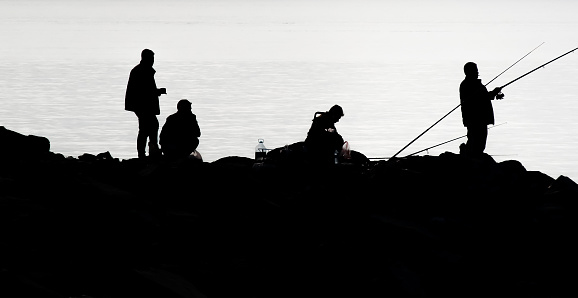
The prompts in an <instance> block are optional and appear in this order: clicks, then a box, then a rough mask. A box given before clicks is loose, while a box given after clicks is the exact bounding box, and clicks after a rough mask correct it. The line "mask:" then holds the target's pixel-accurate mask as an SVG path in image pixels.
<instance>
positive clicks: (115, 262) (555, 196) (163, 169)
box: [0, 130, 578, 297]
mask: <svg viewBox="0 0 578 298" xmlns="http://www.w3.org/2000/svg"><path fill="white" fill-rule="evenodd" d="M8 132H9V131H7V130H4V131H0V137H1V138H2V140H3V141H2V144H3V147H4V149H2V150H0V165H1V166H0V204H1V208H0V212H1V213H2V214H1V215H2V216H1V217H0V218H1V220H2V223H1V226H2V235H3V237H2V240H3V241H2V243H3V244H2V253H1V255H0V257H1V258H2V261H1V262H0V264H1V265H0V281H1V282H2V287H0V296H43V297H45V296H54V297H63V296H67V297H80V296H85V297H86V296H88V297H114V296H123V297H127V296H133V297H137V296H139V297H144V296H148V297H167V296H180V297H203V296H207V297H218V296H220V297H222V296H229V297H230V296H235V297H239V296H253V297H258V296H267V297H279V296H301V297H303V296H308V297H312V296H340V297H344V296H349V297H350V296H355V297H360V296H577V295H578V289H577V288H576V287H575V281H576V278H577V276H576V275H577V274H576V273H575V271H576V270H574V269H575V268H576V267H577V265H578V258H577V257H576V255H577V253H576V252H577V251H578V245H577V244H575V241H574V239H573V236H572V235H573V233H574V232H575V231H576V228H577V227H578V219H577V217H576V216H575V214H576V211H577V210H578V204H577V202H578V185H577V184H576V183H575V182H574V181H572V180H571V179H569V178H568V177H565V176H560V177H557V178H556V179H554V178H552V177H549V176H547V175H545V174H543V173H541V172H537V171H527V170H526V169H525V168H524V167H523V165H522V164H520V163H519V162H517V161H515V160H510V161H505V162H500V163H496V162H495V161H494V160H493V159H492V158H491V157H490V156H487V155H486V156H484V157H483V158H481V159H471V158H467V157H464V156H460V155H457V154H453V153H450V152H446V153H444V154H441V155H440V156H412V157H408V158H399V159H393V160H389V161H379V162H353V163H342V164H338V165H331V166H325V167H320V166H313V165H310V164H307V163H302V162H296V161H295V160H287V159H279V158H277V159H269V160H265V161H264V162H260V163H256V162H255V160H253V159H249V158H242V157H225V158H222V159H220V160H217V161H215V162H211V163H207V162H202V161H199V160H194V159H191V160H182V161H179V162H166V161H163V160H156V161H154V160H143V159H129V160H119V159H116V158H114V157H112V156H111V155H110V154H109V153H101V154H98V155H92V154H84V155H82V156H79V157H77V158H71V157H68V158H66V157H64V156H63V155H61V154H58V153H53V152H50V151H49V149H47V147H46V142H45V141H44V140H41V139H42V138H41V137H35V138H34V139H35V140H36V141H35V142H36V143H35V144H40V145H39V146H43V147H42V149H38V151H35V150H31V149H30V148H28V149H27V150H23V149H22V148H20V149H18V148H19V145H18V144H21V143H23V142H24V143H25V140H27V139H26V137H24V138H23V136H21V135H20V136H16V135H14V134H11V137H12V139H7V138H8V137H9V136H7V135H8V134H9V133H8ZM39 138H40V139H39ZM7 140H9V141H7ZM46 141H47V140H46ZM8 144H10V145H8ZM48 144H49V143H48ZM26 146H29V144H28V145H26ZM26 146H25V145H22V147H23V148H24V147H26ZM48 148H49V145H48ZM273 156H274V155H273Z"/></svg>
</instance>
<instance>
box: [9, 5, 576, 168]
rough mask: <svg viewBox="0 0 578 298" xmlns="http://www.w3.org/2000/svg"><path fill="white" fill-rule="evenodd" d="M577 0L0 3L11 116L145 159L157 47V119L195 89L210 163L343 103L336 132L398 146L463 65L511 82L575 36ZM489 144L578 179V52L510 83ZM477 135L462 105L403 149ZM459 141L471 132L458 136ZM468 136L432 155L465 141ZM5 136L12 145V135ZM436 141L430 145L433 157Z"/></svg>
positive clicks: (284, 139)
mask: <svg viewBox="0 0 578 298" xmlns="http://www.w3.org/2000/svg"><path fill="white" fill-rule="evenodd" d="M576 11H578V2H577V1H564V0H558V1H552V0H548V1H521V0H520V1H511V0H506V1H484V2H480V1H463V0H460V1H458V0H442V1H425V0H409V1H393V0H391V1H387V0H385V1H382V0H379V1H378V0H375V1H374V0H334V1H306V0H275V1H273V0H242V1H238V0H192V1H185V0H166V1H151V0H149V1H131V0H121V1H116V0H115V1H112V0H101V1H84V0H79V1H72V0H53V1H40V0H36V1H32V0H17V1H16V0H3V1H0V40H2V47H0V85H1V86H2V92H1V94H0V125H2V126H5V127H6V128H8V129H11V130H15V131H18V132H20V133H23V134H35V135H41V136H46V137H48V138H49V139H50V141H51V150H52V151H53V152H58V153H62V154H64V155H67V156H78V155H81V154H83V153H85V152H86V153H92V154H97V153H100V152H105V151H110V153H111V154H112V155H113V156H114V157H118V158H122V159H128V158H133V157H135V156H136V148H135V147H136V133H137V119H136V116H134V114H132V113H130V112H126V111H124V92H125V88H126V83H127V80H128V74H129V72H130V70H131V68H132V67H134V65H136V64H138V62H139V60H140V52H141V50H142V49H144V48H150V49H152V50H153V51H154V52H155V53H156V55H155V60H156V61H155V65H154V68H155V69H156V70H157V74H156V81H157V85H158V86H159V87H165V88H167V93H168V94H167V95H163V96H162V97H161V115H160V116H159V117H158V118H159V122H160V124H161V126H162V124H164V121H165V119H166V117H167V116H168V115H170V114H172V113H174V112H175V111H176V103H177V102H178V100H180V99H182V98H187V99H189V100H190V101H192V102H193V112H194V113H195V114H196V115H197V117H198V121H199V125H200V127H201V131H202V137H201V139H200V145H199V148H198V150H199V151H200V152H201V154H202V155H203V158H204V159H205V160H206V161H214V160H217V159H219V158H221V157H225V156H232V155H237V156H246V157H252V156H253V154H254V153H253V152H254V147H255V146H256V145H257V139H259V138H263V139H265V145H266V146H267V147H269V148H275V147H281V146H284V145H286V144H291V143H294V142H297V141H302V140H304V139H305V136H306V133H307V130H308V129H309V126H310V124H311V119H312V117H313V115H314V113H315V112H316V111H325V110H328V109H329V108H330V107H331V106H332V105H334V104H339V105H341V106H342V107H343V108H344V110H345V117H344V118H342V120H341V121H340V122H339V123H338V124H337V129H338V131H339V132H340V133H341V134H342V135H343V137H344V138H345V139H346V140H348V141H349V143H350V145H351V148H352V149H353V150H356V151H360V152H362V153H364V154H365V155H367V156H368V157H389V156H392V155H393V154H395V153H396V152H397V151H398V150H400V149H401V148H402V147H404V146H405V145H406V144H407V143H409V142H410V141H411V140H412V139H413V138H415V137H416V136H417V135H419V134H420V133H421V132H422V131H424V130H425V129H426V128H428V127H429V126H430V125H432V124H433V123H434V122H436V121H437V120H438V119H440V118H441V117H442V116H443V115H445V114H446V113H447V112H449V111H450V110H451V109H453V108H454V107H455V106H456V105H457V104H459V94H458V86H459V84H460V82H461V80H462V79H463V71H462V67H463V65H464V63H466V62H468V61H474V62H476V63H477V64H478V67H479V69H480V78H481V79H482V82H484V83H486V82H488V81H489V80H491V79H492V78H494V77H495V76H496V75H497V74H499V73H500V72H502V71H503V70H504V69H506V68H507V67H509V66H510V65H511V64H513V63H514V62H515V61H516V60H518V59H519V58H521V57H522V56H524V55H525V54H526V53H528V52H529V51H530V50H532V49H533V48H535V47H536V46H538V45H539V44H540V43H542V42H545V44H544V45H542V46H541V47H540V48H539V49H537V50H536V51H535V52H533V53H532V54H530V55H529V56H528V57H526V58H525V59H524V60H522V61H520V62H519V63H518V64H517V65H516V66H514V67H513V68H512V69H510V70H509V71H508V72H506V73H505V74H503V75H502V76H501V77H499V78H498V79H497V80H496V81H495V82H493V83H492V84H490V85H489V86H488V87H489V88H490V89H491V88H494V87H497V86H501V85H504V84H506V83H508V82H509V81H511V80H513V79H515V78H517V77H518V76H520V75H522V74H524V73H526V72H527V71H530V70H531V69H533V68H535V67H537V66H539V65H541V64H543V63H545V62H547V61H550V60H551V59H553V58H555V57H557V56H559V55H562V54H564V53H565V52H567V51H569V50H571V49H574V48H576V47H578V39H577V38H576V29H577V28H578V21H577V18H576V17H575V13H576ZM504 93H505V94H506V98H505V99H504V100H502V101H497V102H494V111H495V115H496V123H497V124H499V123H504V122H507V124H505V125H502V126H500V127H496V128H494V129H491V130H490V133H489V138H488V146H487V149H486V152H487V153H488V154H490V155H493V156H494V158H495V159H496V160H497V161H503V160H508V159H515V160H519V161H520V162H522V164H523V165H524V166H525V167H526V168H527V169H528V170H536V171H542V172H544V173H546V174H548V175H550V176H552V177H554V178H556V177H558V176H559V175H566V176H569V177H570V178H573V179H578V158H577V157H578V152H577V150H576V148H577V145H578V135H577V134H576V132H577V131H578V121H576V115H578V103H577V100H578V53H573V54H569V55H567V56H565V57H564V58H561V59H559V60H557V61H555V62H553V63H552V64H550V65H548V66H547V67H545V68H544V69H540V70H538V71H536V72H534V73H532V74H531V75H529V76H527V77H525V78H523V79H521V80H519V81H517V82H515V83H514V84H512V85H510V86H508V87H507V88H505V89H504ZM465 133H466V131H465V128H464V127H463V126H462V124H461V114H460V111H459V109H458V110H456V111H455V112H454V113H452V114H451V115H450V116H449V117H447V118H446V119H444V120H443V121H442V122H440V123H439V124H438V125H437V126H435V127H434V128H433V129H432V130H430V131H429V132H428V133H426V134H425V135H424V136H423V137H421V138H420V139H419V140H418V141H416V142H415V143H414V144H412V145H411V146H410V147H408V148H407V149H406V150H404V152H402V153H401V154H400V156H404V155H406V154H411V153H413V152H416V151H418V150H421V149H424V148H426V147H429V146H433V145H436V144H438V143H441V142H444V141H446V140H450V139H453V138H455V137H459V136H462V135H464V134H465ZM460 141H465V139H462V140H460ZM460 141H456V142H452V143H449V144H446V145H443V146H440V147H437V148H435V149H432V150H429V152H427V153H429V154H432V155H439V154H440V153H443V152H445V151H451V152H456V153H457V152H458V146H459V144H460ZM1 145H2V146H6V145H8V144H1ZM427 153H426V152H424V153H422V154H427Z"/></svg>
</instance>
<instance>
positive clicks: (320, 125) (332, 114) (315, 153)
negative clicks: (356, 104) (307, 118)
mask: <svg viewBox="0 0 578 298" xmlns="http://www.w3.org/2000/svg"><path fill="white" fill-rule="evenodd" d="M341 117H343V109H342V108H341V107H340V106H338V105H335V106H333V107H332V108H331V109H330V110H329V111H328V112H317V113H315V116H314V118H313V123H312V124H311V128H310V129H309V132H308V133H307V138H306V139H305V147H306V148H307V151H308V152H309V153H310V155H311V156H312V158H313V159H317V160H327V161H330V160H331V159H332V158H333V154H334V152H335V150H337V151H341V148H342V146H343V143H344V141H343V138H342V137H341V135H340V134H339V133H337V129H336V128H335V123H336V122H338V121H339V119H340V118H341Z"/></svg>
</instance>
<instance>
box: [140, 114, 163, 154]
mask: <svg viewBox="0 0 578 298" xmlns="http://www.w3.org/2000/svg"><path fill="white" fill-rule="evenodd" d="M135 114H136V116H137V118H138V136H137V138H136V150H137V152H138V156H139V157H144V156H146V146H147V139H149V140H150V143H149V154H150V153H151V150H157V149H158V147H159V145H158V134H159V120H157V116H156V115H154V114H147V113H135Z"/></svg>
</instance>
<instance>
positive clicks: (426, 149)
mask: <svg viewBox="0 0 578 298" xmlns="http://www.w3.org/2000/svg"><path fill="white" fill-rule="evenodd" d="M507 123H508V122H504V123H500V124H497V125H494V126H490V127H488V129H491V128H494V127H498V126H500V125H504V124H507ZM467 136H468V135H463V136H461V137H457V138H455V139H451V140H449V141H445V142H443V143H439V144H437V145H435V146H431V147H427V148H425V149H423V150H420V151H417V152H414V153H412V154H410V155H406V156H405V157H409V156H412V155H416V154H418V153H422V152H424V151H428V150H429V149H432V148H435V147H439V146H441V145H444V144H447V143H449V142H453V141H455V140H459V139H461V138H465V137H467Z"/></svg>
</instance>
